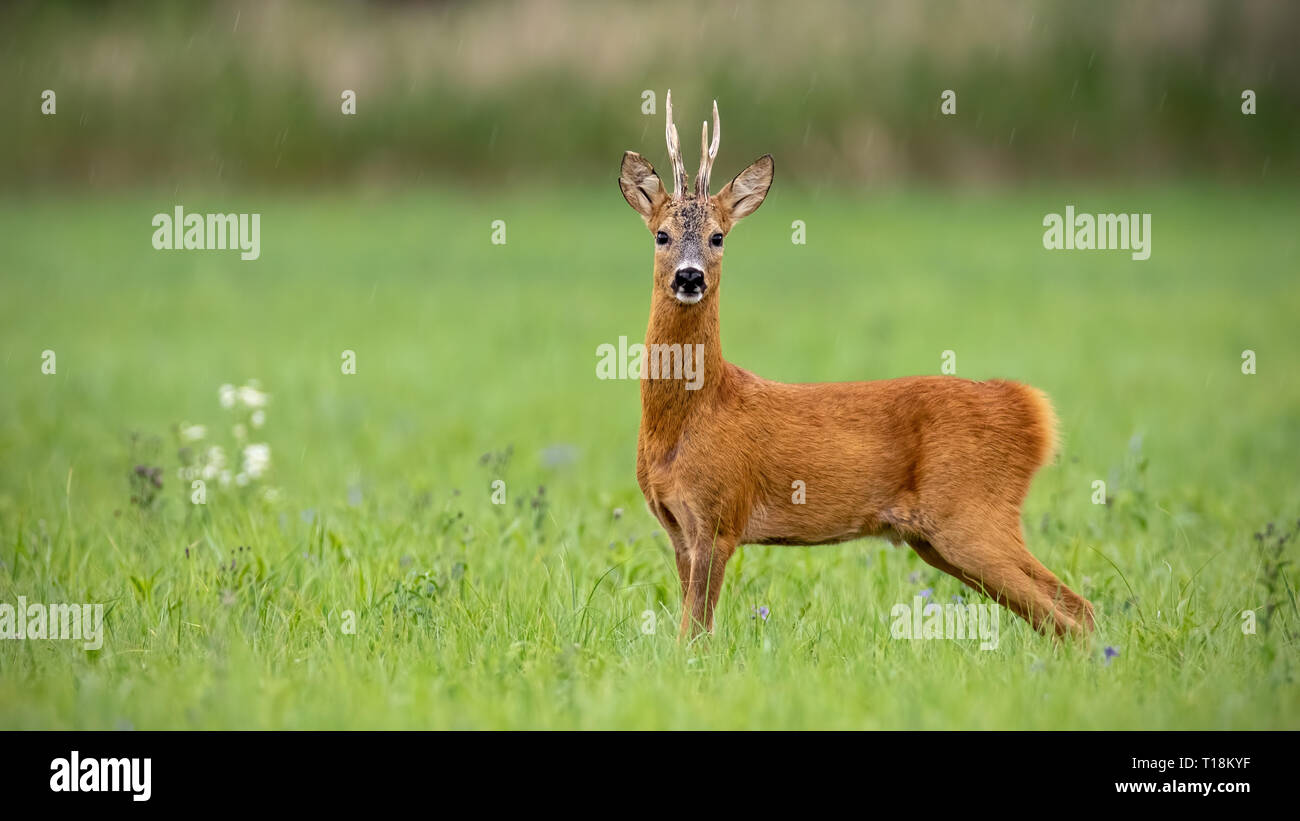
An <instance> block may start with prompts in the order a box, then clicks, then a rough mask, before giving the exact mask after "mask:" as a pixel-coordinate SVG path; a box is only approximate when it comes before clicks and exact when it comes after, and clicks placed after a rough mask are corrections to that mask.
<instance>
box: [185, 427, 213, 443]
mask: <svg viewBox="0 0 1300 821" xmlns="http://www.w3.org/2000/svg"><path fill="white" fill-rule="evenodd" d="M180 434H181V441H182V442H197V441H199V440H200V439H202V438H203V437H205V436H207V435H208V428H207V426H206V425H191V424H190V423H189V422H181V424H180Z"/></svg>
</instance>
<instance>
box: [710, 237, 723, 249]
mask: <svg viewBox="0 0 1300 821" xmlns="http://www.w3.org/2000/svg"><path fill="white" fill-rule="evenodd" d="M709 242H710V243H712V244H713V247H714V248H721V247H722V234H714V235H713V236H711V237H709Z"/></svg>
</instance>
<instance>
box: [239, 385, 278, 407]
mask: <svg viewBox="0 0 1300 821" xmlns="http://www.w3.org/2000/svg"><path fill="white" fill-rule="evenodd" d="M270 398H271V397H270V395H269V394H266V393H263V392H262V391H260V390H258V389H257V388H256V387H254V385H253V384H248V385H241V386H240V388H239V401H240V402H241V403H242V404H243V405H244V407H246V408H264V407H266V402H267V400H268V399H270Z"/></svg>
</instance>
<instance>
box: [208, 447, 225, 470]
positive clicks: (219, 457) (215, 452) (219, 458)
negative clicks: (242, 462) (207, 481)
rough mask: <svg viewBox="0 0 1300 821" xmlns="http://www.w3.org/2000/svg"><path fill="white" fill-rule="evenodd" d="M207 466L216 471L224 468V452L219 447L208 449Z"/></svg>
mask: <svg viewBox="0 0 1300 821" xmlns="http://www.w3.org/2000/svg"><path fill="white" fill-rule="evenodd" d="M208 464H209V465H212V466H213V467H215V468H218V469H220V468H223V467H225V466H226V452H225V451H224V450H222V448H221V445H213V446H212V447H210V448H208Z"/></svg>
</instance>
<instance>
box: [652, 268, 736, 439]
mask: <svg viewBox="0 0 1300 821" xmlns="http://www.w3.org/2000/svg"><path fill="white" fill-rule="evenodd" d="M718 297H719V294H718V291H717V289H714V291H713V293H711V294H709V295H708V296H706V297H705V299H704V300H702V301H701V302H700V303H699V304H696V305H692V306H689V307H688V306H684V305H681V304H680V303H678V302H677V301H676V300H675V299H673V298H672V297H671V296H669V295H668V294H666V293H664V291H663V289H661V288H655V291H654V295H653V296H652V297H651V299H650V325H649V327H648V328H647V329H646V336H645V342H646V353H645V361H644V364H643V367H642V379H641V434H642V439H643V440H646V442H647V443H648V444H649V445H650V446H651V447H652V448H654V449H656V450H663V451H665V452H666V451H670V450H672V448H673V447H674V446H675V445H676V443H677V442H678V440H679V439H680V438H681V435H682V433H683V431H684V430H685V429H686V426H687V425H688V424H689V423H690V417H691V416H692V415H693V414H695V413H696V412H698V411H699V410H700V409H701V408H703V407H706V406H708V405H709V404H710V403H711V402H713V401H714V400H715V398H716V397H717V395H718V392H719V391H720V390H721V389H722V382H723V380H724V379H725V378H726V376H727V363H726V361H725V360H723V358H722V341H721V338H720V336H719V329H718ZM673 346H678V348H680V350H681V357H682V358H683V359H682V361H683V364H685V360H686V358H687V357H689V360H690V368H691V371H690V372H689V373H686V372H685V371H684V372H683V376H693V379H691V378H676V377H677V374H676V373H670V372H667V370H668V369H666V368H663V367H660V368H659V369H658V371H657V378H656V371H655V370H654V369H652V365H654V364H655V360H656V358H658V360H659V364H660V365H662V364H663V363H664V362H665V361H666V360H668V359H671V358H672V357H674V356H676V355H677V349H676V348H673ZM665 350H666V351H669V352H670V353H669V355H668V356H667V357H665V356H664V354H663V352H664V351H665Z"/></svg>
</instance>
